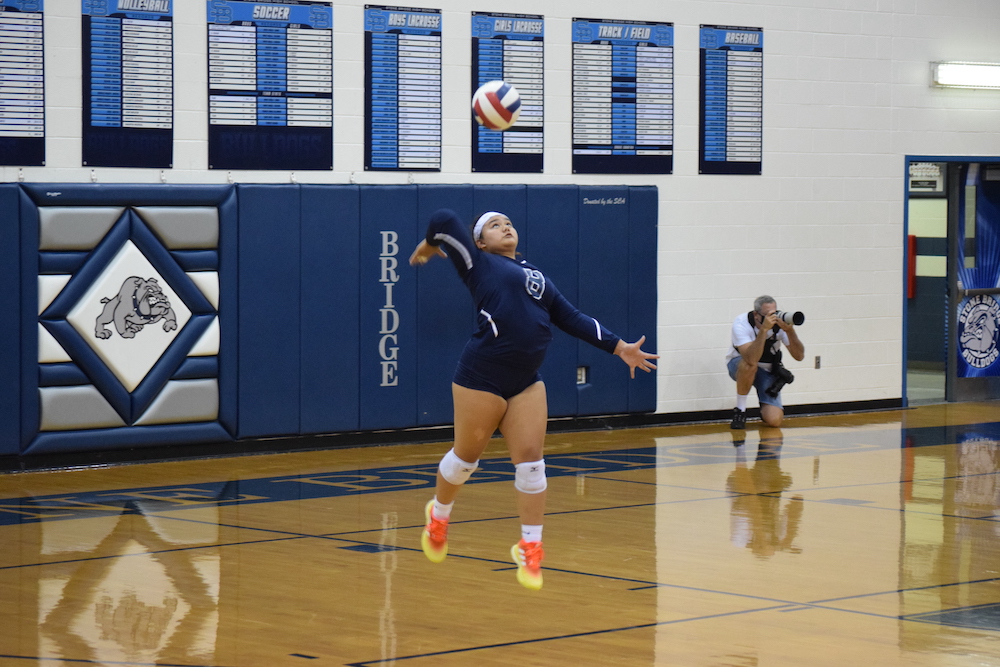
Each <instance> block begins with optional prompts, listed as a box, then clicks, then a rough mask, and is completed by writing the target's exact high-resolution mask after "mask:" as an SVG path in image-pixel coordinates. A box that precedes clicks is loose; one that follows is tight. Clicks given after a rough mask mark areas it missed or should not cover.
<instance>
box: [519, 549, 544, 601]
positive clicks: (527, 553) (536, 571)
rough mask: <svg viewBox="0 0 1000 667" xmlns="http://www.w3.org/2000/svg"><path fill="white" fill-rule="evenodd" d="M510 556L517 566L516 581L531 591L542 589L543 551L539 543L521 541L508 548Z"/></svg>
mask: <svg viewBox="0 0 1000 667" xmlns="http://www.w3.org/2000/svg"><path fill="white" fill-rule="evenodd" d="M510 555H511V557H512V558H513V559H514V562H515V563H516V564H517V581H518V582H519V583H520V584H521V585H522V586H524V587H525V588H530V589H531V590H533V591H537V590H541V588H542V559H543V558H545V551H544V550H543V549H542V543H541V542H525V541H524V540H521V541H520V542H518V543H517V544H515V545H514V546H512V547H511V548H510Z"/></svg>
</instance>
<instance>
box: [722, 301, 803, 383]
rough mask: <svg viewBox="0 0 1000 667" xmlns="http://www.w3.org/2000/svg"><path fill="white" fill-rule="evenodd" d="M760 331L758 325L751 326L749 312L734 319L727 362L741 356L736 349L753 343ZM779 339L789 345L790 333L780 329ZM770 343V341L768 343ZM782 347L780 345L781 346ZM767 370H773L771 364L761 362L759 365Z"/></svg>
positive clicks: (770, 333) (769, 334)
mask: <svg viewBox="0 0 1000 667" xmlns="http://www.w3.org/2000/svg"><path fill="white" fill-rule="evenodd" d="M758 331H760V330H759V329H758V328H757V327H752V326H750V322H749V320H747V314H746V313H743V314H741V315H738V316H737V317H736V319H735V320H733V333H732V341H733V342H732V345H730V346H729V354H728V355H727V356H726V363H727V364H728V363H729V360H730V359H735V358H736V357H738V356H740V353H739V352H738V351H737V350H736V348H737V347H739V346H740V345H746V344H747V343H752V342H753V341H754V340H755V339H756V338H757V332H758ZM772 336H774V333H772V332H768V334H767V337H768V338H769V339H770V338H771V337H772ZM778 340H779V341H780V342H781V344H783V345H785V346H787V345H788V334H787V333H785V332H784V331H780V330H779V331H778ZM767 344H768V345H769V344H770V343H767ZM779 348H780V346H779ZM757 367H758V368H762V369H764V370H765V371H770V370H771V364H769V363H760V364H758V366H757Z"/></svg>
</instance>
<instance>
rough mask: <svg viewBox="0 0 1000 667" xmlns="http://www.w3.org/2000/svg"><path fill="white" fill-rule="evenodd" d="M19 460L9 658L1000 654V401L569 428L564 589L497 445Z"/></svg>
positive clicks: (561, 476)
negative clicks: (458, 485)
mask: <svg viewBox="0 0 1000 667" xmlns="http://www.w3.org/2000/svg"><path fill="white" fill-rule="evenodd" d="M447 447H448V445H447V444H446V443H438V444H433V445H407V446H394V447H370V448H359V449H340V450H335V451H322V452H309V453H296V454H281V455H269V456H245V457H237V458H225V459H222V458H220V459H209V460H198V461H185V462H166V463H157V464H142V465H129V466H116V467H107V468H86V469H75V470H66V471H57V472H33V473H18V474H8V475H2V476H0V545H2V548H0V666H2V667H7V666H21V665H90V664H97V665H116V666H118V665H127V666H130V665H206V666H207V665H211V666H220V667H225V666H232V667H237V666H240V667H274V666H285V665H289V666H295V665H303V666H317V667H318V666H320V665H357V666H361V665H364V666H374V665H400V666H403V665H406V666H412V667H422V666H446V667H448V666H452V665H511V666H535V665H537V666H549V665H572V666H574V667H583V666H590V665H601V666H603V665H629V666H643V665H684V666H688V665H694V666H697V665H705V666H709V665H711V666H719V667H721V666H725V667H751V666H757V667H765V666H782V667H784V666H789V665H794V666H798V665H809V666H815V665H831V666H837V667H841V666H845V665H878V666H880V667H882V666H886V665H935V666H941V665H949V666H950V665H956V666H966V665H968V666H970V667H971V666H973V665H976V666H980V665H998V664H1000V513H998V503H1000V477H998V473H1000V403H996V402H992V403H977V404H974V403H967V404H956V405H931V406H922V407H919V408H916V409H912V410H904V411H892V412H876V413H867V414H857V415H836V416H825V417H815V418H795V419H790V420H788V421H787V422H786V427H785V428H783V429H781V430H780V431H779V430H768V429H758V427H757V425H753V424H752V425H751V428H750V430H748V431H747V432H746V440H745V443H744V444H742V445H739V446H734V442H733V439H732V432H731V431H730V430H729V428H728V425H727V424H705V425H693V426H683V427H670V428H648V429H640V430H621V431H601V432H596V433H579V434H553V435H550V436H549V438H548V441H547V451H546V461H547V467H548V471H549V473H550V478H549V496H548V498H549V501H548V510H549V511H548V516H547V519H546V526H545V536H544V541H545V547H546V561H545V566H546V571H545V586H544V588H543V589H542V590H541V591H540V592H532V591H528V590H526V589H524V588H522V587H521V586H519V585H518V584H517V582H516V580H515V576H514V571H513V566H512V565H511V564H510V563H509V562H508V560H507V559H508V550H509V548H510V545H511V544H513V543H514V542H515V541H516V540H517V539H518V536H519V526H518V520H517V518H516V516H515V512H514V498H513V491H512V483H511V479H512V472H513V469H512V468H511V466H510V465H509V463H507V462H506V460H505V450H504V443H503V441H502V440H495V441H494V442H493V443H492V445H491V447H490V450H489V451H488V452H487V454H486V456H485V457H484V459H483V467H482V468H481V469H480V471H478V472H477V473H476V474H475V475H474V476H473V479H472V481H471V482H470V484H469V485H468V486H467V487H466V488H465V489H463V491H462V494H461V495H460V496H459V500H458V503H457V505H456V509H455V513H454V515H453V520H452V527H451V531H450V549H451V553H450V555H449V556H448V558H447V560H446V561H445V562H444V563H442V564H440V565H434V564H432V563H430V562H429V561H427V560H426V559H425V557H424V555H423V554H422V552H421V551H420V544H419V535H420V531H421V526H422V523H423V506H424V503H425V502H426V500H427V499H428V498H430V496H431V493H432V491H431V486H430V485H431V484H432V482H433V474H434V470H435V468H436V463H437V460H438V459H439V457H440V456H441V454H442V453H443V452H444V451H445V450H446V449H447Z"/></svg>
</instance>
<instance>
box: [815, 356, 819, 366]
mask: <svg viewBox="0 0 1000 667" xmlns="http://www.w3.org/2000/svg"><path fill="white" fill-rule="evenodd" d="M816 368H819V355H817V356H816Z"/></svg>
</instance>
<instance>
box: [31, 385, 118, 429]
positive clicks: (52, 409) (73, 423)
mask: <svg viewBox="0 0 1000 667" xmlns="http://www.w3.org/2000/svg"><path fill="white" fill-rule="evenodd" d="M38 395H39V398H40V401H41V422H42V424H41V428H40V430H42V431H66V430H71V429H87V428H111V427H115V426H125V422H124V421H122V418H121V417H119V416H118V413H117V412H115V410H114V408H112V407H111V405H109V404H108V402H107V401H106V400H105V399H104V396H102V395H101V392H99V391H97V389H96V388H95V387H94V386H93V385H84V386H81V387H42V388H40V389H39V390H38Z"/></svg>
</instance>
